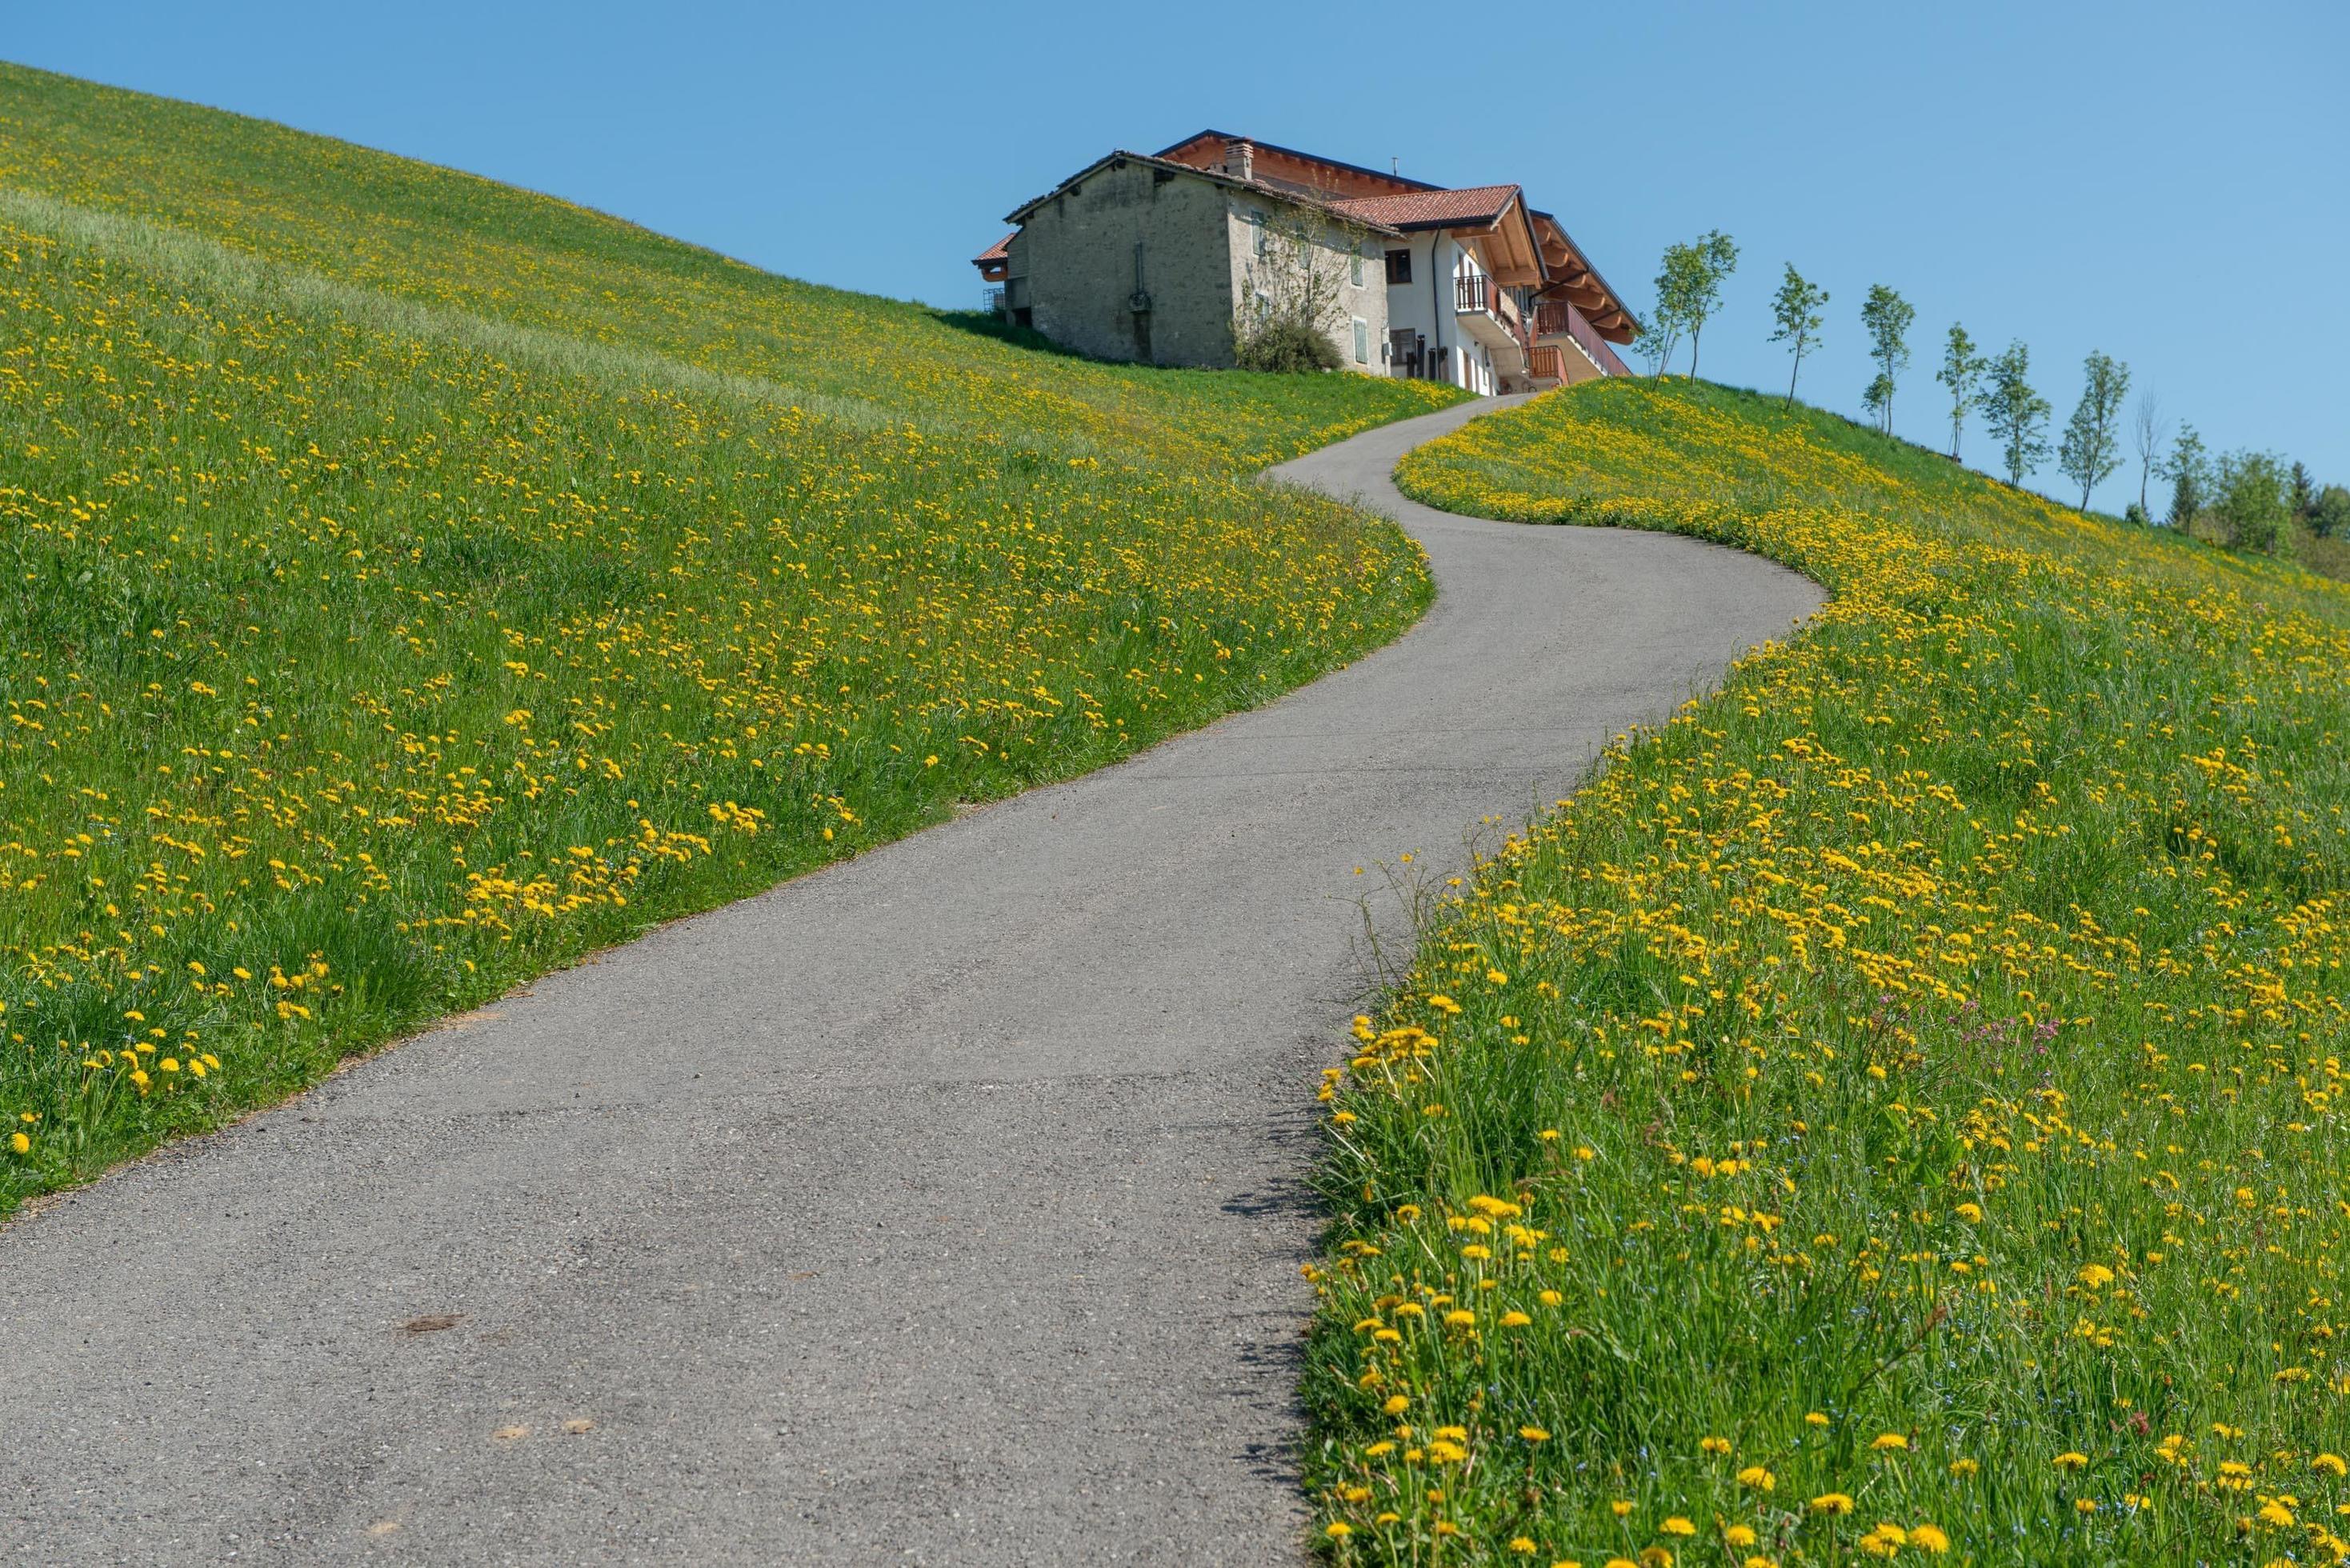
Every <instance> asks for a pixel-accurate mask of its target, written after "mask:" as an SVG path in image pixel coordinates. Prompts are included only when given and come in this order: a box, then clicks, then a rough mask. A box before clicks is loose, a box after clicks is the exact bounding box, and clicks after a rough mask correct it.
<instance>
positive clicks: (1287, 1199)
mask: <svg viewBox="0 0 2350 1568" xmlns="http://www.w3.org/2000/svg"><path fill="white" fill-rule="evenodd" d="M1493 406H1494V405H1493V403H1492V402H1491V401H1487V402H1484V403H1481V404H1472V405H1466V406H1463V407H1461V408H1456V409H1452V410H1446V411H1444V412H1441V413H1438V414H1431V415H1429V416H1427V417H1426V418H1424V419H1419V420H1415V421H1408V422H1406V423H1403V424H1399V425H1393V426H1389V427H1387V428H1385V429H1381V430H1378V431H1370V432H1368V433H1367V434H1364V435H1361V436H1357V437H1356V438H1355V439H1353V440H1351V441H1346V442H1344V443H1341V444H1340V445H1337V446H1336V447H1332V448H1330V449H1327V450H1326V451H1324V452H1317V453H1315V454H1314V455H1312V456H1310V457H1307V458H1305V459H1302V460H1300V461H1298V462H1294V463H1291V464H1289V465H1287V466H1286V467H1285V468H1284V469H1281V470H1278V471H1276V477H1278V478H1281V479H1284V480H1289V481H1292V482H1295V483H1305V484H1311V485H1315V486H1318V487H1321V488H1324V489H1326V490H1330V491H1333V492H1336V493H1342V494H1351V495H1359V496H1360V497H1361V498H1362V499H1363V500H1364V501H1365V502H1366V503H1367V504H1369V505H1372V506H1374V507H1377V508H1379V509H1381V510H1383V511H1386V512H1388V513H1389V514H1392V515H1394V516H1395V517H1396V518H1398V520H1399V521H1400V522H1401V523H1402V524H1404V525H1405V526H1406V527H1408V528H1409V529H1410V530H1411V532H1412V533H1413V534H1414V535H1417V536H1418V537H1419V539H1420V540H1421V542H1422V543H1423V544H1424V545H1426V546H1427V549H1428V552H1429V555H1430V559H1431V560H1432V562H1433V563H1434V566H1435V569H1436V574H1437V578H1438V581H1439V584H1440V589H1441V594H1440V598H1439V599H1438V601H1437V604H1436V607H1435V608H1434V609H1433V610H1432V611H1431V612H1430V614H1429V616H1428V617H1427V618H1426V619H1425V620H1423V621H1422V622H1421V623H1420V625H1419V626H1418V627H1417V628H1414V629H1413V630H1412V631H1411V632H1409V634H1408V635H1407V636H1405V637H1404V638H1403V639H1400V640H1399V641H1398V642H1397V643H1396V644H1394V645H1393V646H1392V647H1390V648H1388V649H1384V650H1383V651H1381V652H1379V653H1378V654H1376V655H1374V656H1372V657H1370V658H1368V659H1364V660H1363V661H1362V662H1360V663H1358V664H1357V665H1355V666H1353V667H1352V668H1350V669H1348V670H1343V671H1340V672H1339V673H1337V674H1335V675H1332V676H1330V677H1328V678H1327V679H1326V680H1321V681H1318V682H1316V683H1315V684H1314V685H1313V686H1310V687H1307V688H1305V690H1303V691H1297V692H1295V693H1293V694H1291V695H1290V696H1288V697H1286V698H1284V699H1282V700H1281V701H1277V702H1275V703H1274V704H1272V705H1271V706H1269V707H1266V708H1263V709H1260V710H1258V711H1254V712H1251V713H1245V714H1241V715H1238V716H1236V717H1233V718H1231V719H1228V720H1225V721H1223V722H1220V723H1217V724H1214V725H1212V726H1211V727H1209V728H1208V729H1206V730H1202V731H1201V732H1197V733H1194V734H1191V735H1187V736H1184V737H1182V738H1180V739H1178V740H1175V741H1170V742H1167V743H1166V744H1164V745H1161V746H1159V747H1158V748H1156V749H1155V750H1152V751H1150V752H1149V753H1145V754H1143V755H1141V756H1139V757H1136V758H1134V759H1132V760H1130V761H1128V762H1127V763H1121V764H1119V765H1118V766H1116V767H1111V768H1107V769H1104V770H1102V771H1101V772H1099V773H1096V774H1091V775H1089V776H1087V777H1086V778H1083V779H1080V780H1077V781H1076V782H1075V783H1072V784H1063V785H1058V786H1055V787H1053V788H1048V789H1039V790H1036V791H1034V792H1032V793H1030V794H1025V795H1022V796H1020V797H1018V798H1016V799H1014V800H1009V801H1005V802H1003V803H1001V804H999V805H993V806H990V807H987V808H986V809H984V810H982V811H978V812H974V813H972V814H971V815H968V816H965V817H963V818H962V819H961V820H959V821H956V822H954V823H951V824H950V825H947V826H941V827H939V828H935V829H933V830H931V831H929V832H926V833H922V834H919V835H916V836H913V837H911V838H909V839H906V840H903V841H901V842H899V843H898V844H894V845H891V846H888V847H886V848H883V849H880V850H878V851H875V852H874V853H872V854H868V855H866V856H863V857H859V858H858V859H856V860H853V861H849V862H847V863H845V864H842V865H839V866H836V867H831V868H829V869H827V870H826V871H823V872H820V873H818V874H816V875H813V876H810V877H804V878H802V879H800V880H798V881H795V882H792V883H789V884H787V885H785V886H784V887H781V888H776V889H775V890H774V891H772V892H769V893H766V894H764V895H763V896H761V897H758V898H751V899H748V900H746V901H744V902H742V903H739V904H735V905H733V906H731V907H729V908H726V909H719V910H716V911H714V912H712V913H711V914H708V915H704V916H702V917H700V918H698V919H691V920H686V921H681V922H680V923H678V924H676V925H673V926H670V927H667V928H665V929H661V930H660V931H658V932H656V933H654V934H652V935H650V936H649V937H646V938H645V939H643V940H639V941H638V942H635V943H633V944H631V945H629V946H628V947H625V948H621V949H618V950H613V951H611V952H608V953H606V954H604V955H602V957H601V958H600V959H599V960H598V961H593V962H590V963H587V964H585V965H582V966H581V967H579V968H577V969H574V970H570V971H566V972H563V973H559V974H554V975H549V976H547V977H546V979H544V980H541V981H538V982H537V983H536V985H535V986H533V987H532V988H530V989H529V990H527V991H525V992H522V993H519V994H516V995H515V996H512V997H509V998H507V999H506V1000H504V1001H503V1002H499V1003H497V1004H496V1005H495V1006H494V1007H491V1008H488V1009H485V1010H484V1011H483V1012H480V1013H477V1014H474V1015H473V1016H472V1017H470V1018H467V1019H463V1020H460V1021H458V1022H456V1023H452V1024H451V1025H447V1026H444V1027H442V1028H440V1029H437V1030H434V1031H432V1032H431V1033H425V1034H423V1035H421V1036H419V1037H417V1038H416V1039H413V1040H411V1041H410V1042H408V1043H407V1044H404V1045H402V1046H400V1048H399V1049H398V1050H395V1051H391V1052H389V1053H387V1054H383V1055H380V1056H379V1057H377V1058H375V1059H373V1060H371V1061H369V1062H366V1063H363V1064H359V1065H356V1066H354V1067H353V1068H351V1069H350V1070H349V1071H347V1072H345V1073H343V1074H341V1075H339V1076H338V1077H336V1078H334V1079H333V1080H331V1081H330V1082H329V1083H328V1084H326V1085H323V1086H321V1087H320V1088H318V1089H317V1090H316V1091H314V1092H312V1093H311V1094H309V1095H308V1096H305V1097H303V1098H301V1099H299V1100H296V1101H295V1102H293V1103H291V1104H288V1105H286V1106H283V1107H281V1108H279V1109H277V1110H276V1111H272V1112H270V1113H268V1114H266V1115H263V1116H256V1117H255V1118H253V1119H252V1120H249V1121H247V1122H245V1123H243V1124H242V1125H240V1126H238V1127H234V1128H232V1129H230V1130H227V1131H225V1132H223V1133H220V1134H218V1135H215V1136H213V1137H205V1138H201V1139H196V1140H192V1141H190V1142H187V1143H183V1144H181V1145H178V1146H176V1147H172V1148H170V1149H167V1150H165V1151H164V1152H162V1153H161V1154H160V1155H158V1156H156V1157H154V1158H151V1159H148V1160H146V1161H143V1162H141V1163H140V1164H138V1165H135V1166H132V1167H130V1168H126V1169H123V1170H121V1171H119V1172H117V1173H115V1174H114V1175H112V1176H110V1177H109V1178H107V1179H104V1180H102V1181H100V1182H99V1183H97V1184H96V1185H94V1186H92V1187H90V1188H88V1189H84V1190H82V1191H79V1192H77V1193H74V1194H72V1195H70V1196H68V1197H67V1198H65V1199H61V1200H59V1201H57V1202H56V1203H55V1204H53V1205H51V1206H49V1207H48V1208H47V1209H46V1210H43V1211H41V1212H39V1213H37V1214H35V1215H33V1216H31V1217H29V1218H26V1219H24V1220H20V1221H19V1222H17V1223H15V1224H11V1225H9V1226H6V1227H5V1228H0V1562H5V1561H23V1562H36V1563H213V1562H220V1561H236V1562H243V1563H313V1562H322V1561H324V1562H339V1561H351V1562H373V1561H383V1562H395V1563H397V1562H406V1563H434V1564H441V1563H639V1562H642V1563H696V1564H699V1563H818V1562H821V1563H881V1562H901V1561H902V1562H913V1563H1096V1562H1107V1561H1127V1560H1135V1561H1156V1562H1166V1563H1187V1564H1189V1563H1261V1562H1279V1561H1284V1560H1294V1558H1295V1553H1296V1551H1297V1547H1298V1542H1299V1541H1300V1539H1301V1536H1300V1532H1301V1529H1302V1526H1303V1523H1304V1520H1305V1511H1304V1508H1303V1506H1302V1503H1301V1501H1300V1500H1299V1498H1298V1497H1297V1495H1296V1493H1295V1482H1294V1477H1293V1473H1292V1470H1291V1469H1290V1466H1289V1460H1288V1457H1287V1454H1288V1450H1287V1447H1286V1445H1288V1444H1289V1443H1290V1442H1291V1441H1292V1439H1293V1437H1294V1434H1295V1430H1296V1427H1297V1414H1296V1409H1295V1403H1294V1393H1293V1369H1294V1366H1295V1348H1296V1345H1297V1343H1298V1329H1299V1326H1300V1324H1301V1322H1302V1321H1303V1319H1304V1317H1305V1314H1306V1313H1307V1311H1308V1310H1309V1307H1310V1301H1309V1296H1308V1293H1307V1290H1306V1287H1305V1285H1304V1283H1303V1282H1301V1281H1300V1280H1299V1278H1298V1274H1297V1265H1298V1263H1299V1262H1301V1261H1302V1260H1303V1259H1304V1258H1305V1256H1307V1255H1308V1252H1309V1249H1310V1247H1311V1245H1312V1241H1313V1237H1314V1231H1315V1219H1314V1216H1313V1213H1312V1210H1311V1208H1310V1205H1309V1204H1308V1202H1307V1201H1306V1200H1305V1197H1304V1195H1303V1192H1302V1189H1301V1185H1300V1183H1301V1178H1302V1176H1303V1174H1304V1171H1305V1168H1306V1166H1307V1164H1308V1162H1309V1161H1310V1160H1311V1158H1312V1157H1313V1153H1314V1133H1313V1118H1312V1116H1311V1115H1310V1109H1311V1103H1312V1095H1311V1090H1312V1087H1313V1081H1314V1078H1315V1073H1316V1071H1317V1069H1319V1068H1320V1067H1321V1066H1323V1065H1325V1064H1330V1063H1333V1062H1335V1061H1336V1060H1337V1059H1338V1056H1339V1053H1340V1044H1339V1043H1340V1041H1341V1039H1342V1037H1343V1033H1344V1028H1345V1023H1346V1019H1347V1015H1348V1013H1349V1012H1350V1010H1351V1007H1352V1005H1353V1004H1354V1003H1355V1002H1357V1001H1358V1000H1359V998H1360V996H1361V993H1362V984H1363V973H1364V971H1363V969H1362V965H1361V961H1360V957H1359V952H1358V950H1357V938H1358V935H1359V932H1360V931H1361V929H1362V920H1361V914H1360V912H1359V910H1358V908H1357V903H1356V900H1357V899H1358V898H1360V896H1361V895H1363V894H1364V893H1365V892H1366V891H1367V887H1366V885H1367V884H1368V883H1371V882H1373V881H1374V878H1372V877H1356V876H1354V875H1353V874H1352V873H1353V868H1354V867H1357V866H1359V865H1367V864H1368V863H1369V862H1370V861H1371V860H1373V859H1374V858H1378V857H1392V856H1394V855H1395V854H1396V853H1398V852H1399V851H1403V850H1414V851H1417V852H1419V857H1420V859H1419V865H1420V867H1423V868H1425V867H1431V866H1433V867H1441V866H1444V865H1447V864H1451V863H1454V862H1457V861H1458V860H1459V859H1460V858H1461V856H1462V844H1463V835H1464V830H1465V829H1466V828H1467V827H1468V826H1470V825H1473V824H1475V823H1477V822H1478V821H1479V820H1480V819H1481V818H1486V817H1490V816H1492V815H1496V814H1498V815H1501V816H1503V817H1504V818H1509V819H1515V818H1517V817H1521V816H1523V815H1524V814H1525V813H1526V812H1527V810H1528V809H1529V808H1530V807H1532V806H1534V805H1537V804H1539V803H1544V802H1547V801H1550V800H1552V799H1554V798H1555V797H1556V795H1557V794H1559V793H1560V792H1561V791H1563V790H1564V789H1565V788H1567V787H1569V786H1570V785H1571V784H1573V782H1574V780H1575V777H1576V776H1577V774H1578V773H1579V772H1580V771H1581V770H1582V769H1583V768H1584V767H1585V766H1586V763H1588V762H1589V760H1590V758H1591V757H1592V755H1593V753H1595V751H1596V749H1597V748H1599V747H1600V746H1601V745H1603V744H1604V743H1605V742H1607V739H1608V738H1609V737H1610V736H1612V735H1614V734H1615V733H1617V732H1618V731H1620V730H1621V729H1623V728H1624V726H1625V725H1627V724H1628V723H1631V722H1635V721H1639V720H1648V719H1655V718H1659V717H1661V716H1662V715H1664V714H1666V713H1668V712H1669V711H1671V710H1672V708H1673V707H1674V706H1675V705H1676V704H1677V703H1678V702H1679V701H1681V700H1682V699H1683V698H1684V697H1686V696H1688V695H1689V694H1690V691H1691V690H1692V689H1693V688H1700V687H1702V686H1704V685H1705V684H1707V683H1708V682H1710V681H1711V680H1714V679H1715V678H1716V677H1717V676H1718V675H1719V673H1720V671H1721V668H1722V667H1723V665H1724V664H1725V662H1726V661H1728V660H1729V659H1731V658H1732V657H1734V656H1735V655H1736V654H1737V653H1738V652H1739V651H1741V650H1742V649H1745V648H1746V647H1748V646H1750V645H1751V644H1753V643H1755V642H1758V641H1761V640H1763V639H1767V638H1771V637H1774V636H1779V635H1782V634H1783V633H1784V632H1785V631H1786V630H1787V628H1788V625H1789V623H1790V621H1791V620H1793V619H1794V618H1800V617H1802V616H1804V615H1806V614H1808V613H1809V612H1810V611H1811V610H1812V609H1814V607H1816V606H1817V605H1818V603H1819V602H1820V597H1821V596H1820V594H1819V592H1818V590H1817V589H1816V588H1814V587H1813V586H1812V585H1810V584H1809V583H1807V582H1804V580H1803V579H1801V578H1799V577H1797V576H1794V575H1793V574H1791V573H1788V572H1786V571H1783V570H1782V569H1780V568H1779V567H1776V566H1771V565H1768V564H1766V563H1764V562H1763V561H1760V560H1757V559H1755V558H1752V557H1751V556H1742V555H1739V554H1736V553H1734V552H1732V551H1729V550H1725V549H1721V548H1717V547H1714V546H1711V545H1704V544H1700V543H1698V542H1695V541H1693V540H1689V539H1683V538H1678V537H1672V536H1669V535H1658V534H1639V533H1623V532H1610V531H1605V530H1592V529H1580V528H1544V527H1525V526H1518V525H1512V524H1497V523H1486V522H1480V521H1476V520H1473V519H1469V518H1462V517H1454V516H1450V515H1447V514H1442V513H1438V512H1433V511H1430V510H1429V509H1427V508H1425V507H1420V506H1418V505H1415V504H1411V503H1409V502H1408V501H1405V500H1404V499H1403V498H1402V497H1401V496H1400V495H1399V494H1398V493H1396V492H1395V491H1394V489H1393V487H1392V486H1391V485H1390V484H1389V483H1388V472H1389V470H1390V469H1391V468H1392V466H1393V465H1394V463H1395V462H1396V460H1397V459H1398V457H1399V456H1400V455H1401V453H1402V452H1405V451H1407V450H1409V447H1411V446H1412V445H1414V444H1416V443H1417V442H1419V441H1425V440H1428V439H1430V437H1431V436H1433V435H1436V434H1439V433H1441V432H1442V431H1445V430H1448V429H1451V428H1452V427H1454V426H1456V425H1458V424H1459V423H1461V421H1463V420H1465V419H1467V418H1469V417H1471V415H1473V414H1475V413H1480V412H1485V411H1489V410H1491V409H1492V407H1493ZM443 1320H446V1324H447V1325H446V1326H436V1325H438V1324H441V1323H442V1321H443Z"/></svg>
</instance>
